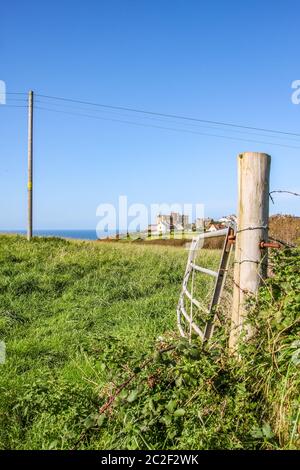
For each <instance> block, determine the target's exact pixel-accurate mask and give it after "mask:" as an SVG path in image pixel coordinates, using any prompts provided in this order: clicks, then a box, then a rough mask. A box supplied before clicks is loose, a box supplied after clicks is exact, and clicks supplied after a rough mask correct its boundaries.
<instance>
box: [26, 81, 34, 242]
mask: <svg viewBox="0 0 300 470" xmlns="http://www.w3.org/2000/svg"><path fill="white" fill-rule="evenodd" d="M32 159H33V91H31V90H30V91H29V94H28V183H27V190H28V225H27V240H28V241H30V240H31V238H32V179H33V178H32V173H33V172H32Z"/></svg>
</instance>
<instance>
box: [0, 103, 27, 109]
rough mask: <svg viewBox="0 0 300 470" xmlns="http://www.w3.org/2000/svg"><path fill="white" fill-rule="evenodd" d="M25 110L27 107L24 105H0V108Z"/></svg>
mask: <svg viewBox="0 0 300 470" xmlns="http://www.w3.org/2000/svg"><path fill="white" fill-rule="evenodd" d="M1 107H2V108H27V107H28V106H27V105H26V104H23V105H22V104H3V105H0V108H1Z"/></svg>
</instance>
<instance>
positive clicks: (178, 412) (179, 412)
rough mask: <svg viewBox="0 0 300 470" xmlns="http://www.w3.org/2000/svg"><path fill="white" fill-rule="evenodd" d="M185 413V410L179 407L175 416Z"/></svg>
mask: <svg viewBox="0 0 300 470" xmlns="http://www.w3.org/2000/svg"><path fill="white" fill-rule="evenodd" d="M183 415H185V410H184V409H183V408H177V410H176V411H174V416H177V417H178V416H183Z"/></svg>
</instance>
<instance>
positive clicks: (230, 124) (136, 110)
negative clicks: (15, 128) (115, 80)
mask: <svg viewBox="0 0 300 470" xmlns="http://www.w3.org/2000/svg"><path fill="white" fill-rule="evenodd" d="M36 96H39V97H43V98H48V99H53V100H58V101H67V102H71V103H80V104H85V105H90V106H97V107H101V108H108V109H118V110H122V111H130V112H134V113H141V114H149V115H153V116H163V117H167V118H173V119H174V118H175V119H183V120H186V121H195V122H202V123H207V124H215V125H221V126H228V127H235V128H241V129H248V130H253V131H261V132H270V133H273V134H283V135H290V136H294V137H300V134H297V133H293V132H285V131H280V130H274V129H266V128H260V127H252V126H244V125H241V124H233V123H228V122H222V121H211V120H208V119H199V118H194V117H191V116H183V115H179V114H167V113H159V112H154V111H146V110H143V109H137V108H129V107H125V106H112V105H108V104H102V103H94V102H91V101H82V100H75V99H71V98H65V97H58V96H50V95H42V94H37V95H36Z"/></svg>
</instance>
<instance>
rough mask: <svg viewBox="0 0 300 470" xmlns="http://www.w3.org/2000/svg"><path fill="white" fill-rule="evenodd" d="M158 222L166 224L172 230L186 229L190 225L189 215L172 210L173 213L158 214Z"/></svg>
mask: <svg viewBox="0 0 300 470" xmlns="http://www.w3.org/2000/svg"><path fill="white" fill-rule="evenodd" d="M156 223H157V225H159V224H160V223H163V224H166V225H167V226H169V227H170V229H171V230H172V229H173V228H174V230H184V229H185V228H187V227H188V226H189V216H188V215H185V214H179V212H171V214H158V215H157V217H156Z"/></svg>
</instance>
